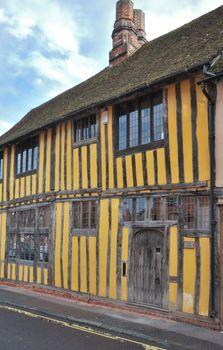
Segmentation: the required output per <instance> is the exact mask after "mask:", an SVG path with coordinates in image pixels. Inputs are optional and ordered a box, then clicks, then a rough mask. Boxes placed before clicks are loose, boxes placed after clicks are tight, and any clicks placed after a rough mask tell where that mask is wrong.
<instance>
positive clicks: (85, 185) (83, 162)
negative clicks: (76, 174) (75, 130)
mask: <svg viewBox="0 0 223 350" xmlns="http://www.w3.org/2000/svg"><path fill="white" fill-rule="evenodd" d="M81 165H82V169H81V171H82V188H88V166H87V147H86V146H84V147H81Z"/></svg>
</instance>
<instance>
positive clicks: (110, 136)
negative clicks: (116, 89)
mask: <svg viewBox="0 0 223 350" xmlns="http://www.w3.org/2000/svg"><path fill="white" fill-rule="evenodd" d="M112 124H113V123H112V107H109V108H108V160H109V163H108V171H109V188H114V163H113V160H114V155H113V125H112Z"/></svg>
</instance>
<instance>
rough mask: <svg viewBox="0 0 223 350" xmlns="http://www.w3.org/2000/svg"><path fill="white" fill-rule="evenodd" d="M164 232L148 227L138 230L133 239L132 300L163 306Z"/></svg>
mask: <svg viewBox="0 0 223 350" xmlns="http://www.w3.org/2000/svg"><path fill="white" fill-rule="evenodd" d="M163 237H164V234H163V232H162V231H160V230H156V229H153V230H151V229H148V230H142V231H139V232H136V233H135V234H134V237H133V241H132V249H131V261H132V264H131V269H130V281H129V283H130V289H131V299H132V300H131V301H133V302H134V303H139V304H146V305H154V306H157V307H162V306H163V296H164V290H165V287H166V286H164V282H163V281H164V278H163V277H164V275H165V271H164V270H165V269H166V267H165V266H164V256H165V252H164V244H163Z"/></svg>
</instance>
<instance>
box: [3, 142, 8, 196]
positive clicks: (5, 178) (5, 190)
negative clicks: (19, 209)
mask: <svg viewBox="0 0 223 350" xmlns="http://www.w3.org/2000/svg"><path fill="white" fill-rule="evenodd" d="M3 157H4V165H3V176H4V177H3V201H4V202H6V201H7V200H8V198H7V186H8V175H7V172H8V148H5V149H4V155H3Z"/></svg>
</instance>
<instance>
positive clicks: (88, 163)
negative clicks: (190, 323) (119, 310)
mask: <svg viewBox="0 0 223 350" xmlns="http://www.w3.org/2000/svg"><path fill="white" fill-rule="evenodd" d="M112 38H113V49H112V50H111V52H110V57H109V60H110V65H109V67H107V68H106V69H104V70H103V71H101V72H100V73H98V74H97V75H95V76H94V77H92V78H90V79H88V80H87V81H85V82H83V83H81V84H79V85H78V86H75V87H74V88H72V89H70V90H68V91H66V92H64V93H63V94H61V95H59V96H57V97H55V98H54V99H52V100H50V101H48V102H46V103H45V104H43V105H41V106H39V107H37V108H34V109H33V110H31V111H30V112H29V113H28V114H27V115H26V116H25V117H24V118H23V119H22V120H21V121H20V122H19V123H18V124H16V125H15V126H14V127H13V128H12V129H11V130H9V131H8V132H7V133H6V134H5V135H3V136H2V137H1V138H0V147H1V156H0V202H1V203H0V277H1V279H2V280H9V281H13V282H16V283H29V284H35V285H37V284H39V285H45V286H51V287H54V288H55V289H60V290H66V291H70V292H71V293H74V295H80V294H81V295H82V296H85V295H86V297H90V298H94V297H96V296H97V297H100V298H103V299H104V298H106V299H107V301H108V302H109V300H119V301H122V302H123V303H125V302H128V303H130V304H133V305H135V306H137V307H146V308H151V309H153V310H157V311H159V312H160V313H162V312H165V313H166V312H168V313H169V314H170V315H172V316H173V317H178V318H184V319H190V320H191V319H192V320H194V321H196V322H197V321H204V322H207V323H208V322H209V323H210V324H211V322H214V324H215V325H218V326H219V327H220V323H221V322H222V320H223V281H222V279H223V278H222V277H223V209H222V208H223V207H222V204H223V122H222V118H223V80H222V78H223V63H222V62H223V54H222V53H223V6H222V7H220V8H218V9H216V10H215V11H212V12H210V13H208V14H206V15H204V16H202V17H200V18H198V19H196V20H194V21H192V22H191V23H189V24H186V25H184V26H182V27H180V28H178V29H176V30H174V31H172V32H170V33H168V34H166V35H163V36H161V37H159V38H158V39H155V40H153V41H151V42H147V41H146V37H145V23H144V13H143V12H142V11H141V10H134V9H133V3H132V1H131V0H119V1H118V2H117V11H116V21H115V24H114V30H113V34H112ZM215 130H216V131H215ZM215 136H216V137H215ZM220 320H221V321H220Z"/></svg>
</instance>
